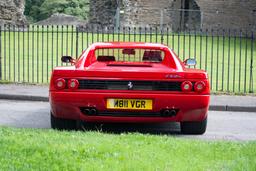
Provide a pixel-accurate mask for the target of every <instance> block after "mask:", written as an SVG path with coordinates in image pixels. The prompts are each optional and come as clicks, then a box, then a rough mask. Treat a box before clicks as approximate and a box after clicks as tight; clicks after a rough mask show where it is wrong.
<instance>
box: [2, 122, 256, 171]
mask: <svg viewBox="0 0 256 171" xmlns="http://www.w3.org/2000/svg"><path fill="white" fill-rule="evenodd" d="M0 137H1V138H0V146H1V148H0V167H1V170H24V171H25V170H26V171H27V170H111V171H115V170H134V171H135V170H152V171H153V170H196V171H201V170H202V171H203V170H211V171H214V170H256V158H255V156H256V150H255V149H256V142H255V141H253V142H227V141H213V142H211V141H202V140H201V141H200V140H194V139H187V138H184V137H183V138H182V137H175V136H165V135H160V136H156V135H143V134H138V133H129V134H116V135H114V134H106V133H100V132H65V131H63V132H59V131H54V130H40V129H14V128H3V127H0Z"/></svg>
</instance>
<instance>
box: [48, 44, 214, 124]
mask: <svg viewBox="0 0 256 171" xmlns="http://www.w3.org/2000/svg"><path fill="white" fill-rule="evenodd" d="M98 48H142V49H155V50H163V51H164V52H165V57H164V59H163V61H162V62H161V63H149V62H98V61H97V60H96V57H95V55H94V51H95V49H98ZM113 65H118V66H113ZM59 78H64V79H73V78H75V79H99V80H128V81H129V80H148V81H154V80H158V81H190V82H197V81H202V82H203V83H204V84H205V88H204V89H203V91H200V92H195V91H190V92H185V91H184V92H183V91H182V92H180V91H172V92H170V91H150V92H149V91H136V90H133V91H130V90H92V89H91V90H79V89H68V88H66V89H63V90H59V89H56V88H55V86H54V84H55V81H56V79H59ZM49 96H50V97H49V99H50V104H51V111H52V113H53V115H54V116H55V117H58V118H66V119H76V120H83V121H88V122H169V121H178V122H179V121H202V120H204V119H205V118H206V117H207V111H208V107H209V99H210V87H209V81H208V75H207V73H206V72H205V71H203V70H198V69H188V68H186V67H185V65H184V64H183V63H182V62H181V61H180V59H179V58H178V57H177V55H176V54H175V53H174V52H173V51H172V50H170V49H169V48H168V47H167V46H164V45H161V44H152V43H95V44H93V45H91V46H90V47H89V48H88V49H87V50H86V51H84V52H83V53H82V54H81V56H80V58H79V59H78V60H77V62H76V63H75V64H74V65H73V66H68V67H56V68H55V69H54V70H53V72H52V77H51V82H50V88H49ZM107 98H131V99H134V98H135V99H140V98H142V99H152V100H153V110H152V111H153V112H159V111H160V110H161V109H167V108H169V109H172V108H175V109H179V112H178V114H177V115H176V116H175V117H112V116H86V115H84V114H83V113H82V112H81V111H80V109H79V107H81V106H83V107H96V108H97V110H98V111H107V109H106V99H107ZM108 111H111V110H108Z"/></svg>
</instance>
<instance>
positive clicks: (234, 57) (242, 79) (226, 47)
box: [0, 25, 256, 93]
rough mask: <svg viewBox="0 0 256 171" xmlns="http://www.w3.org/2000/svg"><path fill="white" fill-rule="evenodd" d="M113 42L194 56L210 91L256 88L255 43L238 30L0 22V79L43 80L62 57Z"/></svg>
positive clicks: (252, 38)
mask: <svg viewBox="0 0 256 171" xmlns="http://www.w3.org/2000/svg"><path fill="white" fill-rule="evenodd" d="M112 41H121V42H157V43H163V44H166V45H168V46H169V47H170V48H173V49H174V51H175V52H176V53H177V55H178V56H179V57H180V58H181V60H184V59H186V58H189V57H190V58H196V60H197V66H196V68H200V69H204V70H206V71H207V72H208V74H209V79H210V82H211V89H212V90H213V91H224V92H234V93H253V92H255V90H256V88H255V85H256V84H255V81H256V73H255V68H256V62H255V60H256V59H255V54H256V52H255V51H256V47H255V46H256V45H255V44H256V42H255V38H254V34H253V32H250V31H242V30H199V31H187V32H179V31H178V32H172V30H170V29H168V28H164V29H159V28H147V27H145V28H129V27H124V28H118V29H117V28H114V27H97V26H95V27H75V26H41V25H40V26H39V25H31V26H27V27H16V26H10V25H5V26H1V29H0V80H6V81H11V82H28V83H48V82H49V78H50V74H51V71H52V69H53V68H54V67H55V66H63V65H66V64H63V63H61V61H60V58H61V56H62V55H71V56H73V57H76V58H77V57H78V56H79V55H80V54H81V52H82V51H83V50H84V49H86V48H87V47H88V46H89V45H90V44H92V43H94V42H112Z"/></svg>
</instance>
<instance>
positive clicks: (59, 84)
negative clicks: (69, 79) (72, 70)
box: [55, 78, 66, 90]
mask: <svg viewBox="0 0 256 171" xmlns="http://www.w3.org/2000/svg"><path fill="white" fill-rule="evenodd" d="M65 87H66V81H65V80H64V79H63V78H59V79H57V80H55V88H56V89H59V90H61V89H64V88H65Z"/></svg>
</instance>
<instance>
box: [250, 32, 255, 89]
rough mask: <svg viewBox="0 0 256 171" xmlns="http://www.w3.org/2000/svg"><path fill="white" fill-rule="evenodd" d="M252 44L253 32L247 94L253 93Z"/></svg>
mask: <svg viewBox="0 0 256 171" xmlns="http://www.w3.org/2000/svg"><path fill="white" fill-rule="evenodd" d="M253 43H254V36H253V31H252V36H251V62H250V83H249V84H250V86H249V93H253V71H252V70H253Z"/></svg>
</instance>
